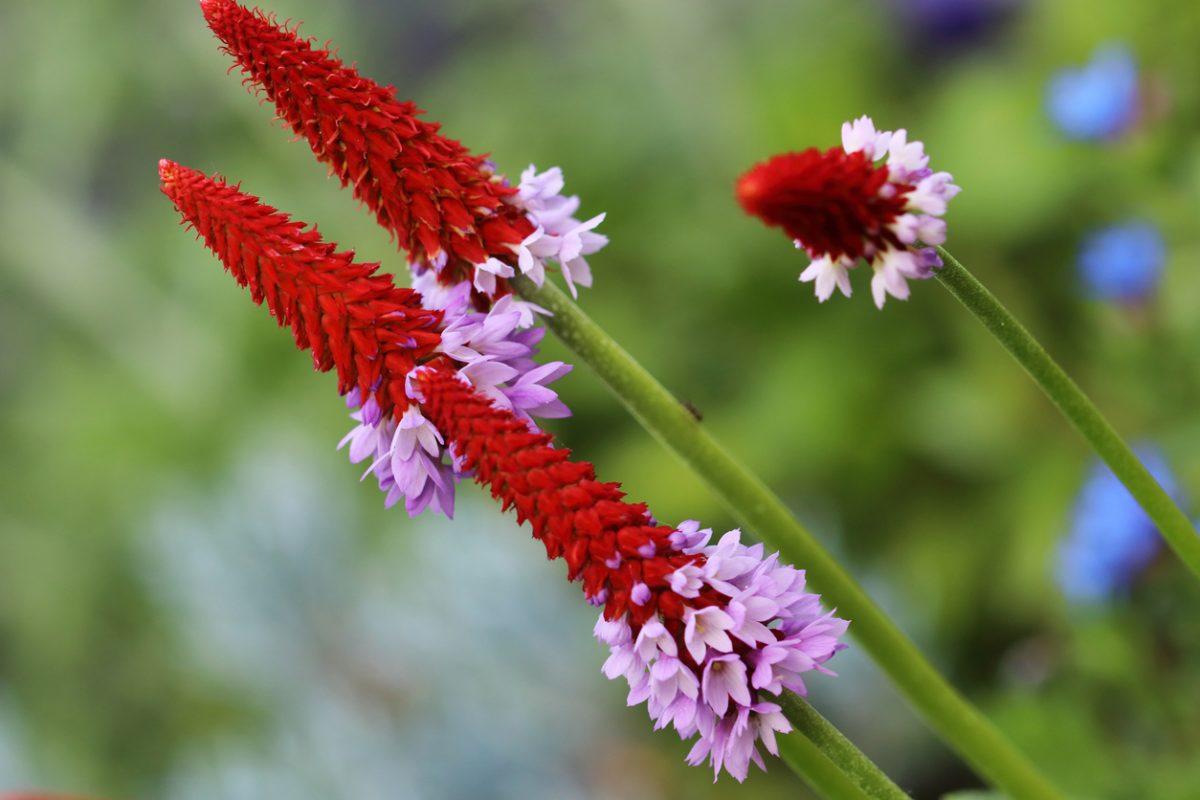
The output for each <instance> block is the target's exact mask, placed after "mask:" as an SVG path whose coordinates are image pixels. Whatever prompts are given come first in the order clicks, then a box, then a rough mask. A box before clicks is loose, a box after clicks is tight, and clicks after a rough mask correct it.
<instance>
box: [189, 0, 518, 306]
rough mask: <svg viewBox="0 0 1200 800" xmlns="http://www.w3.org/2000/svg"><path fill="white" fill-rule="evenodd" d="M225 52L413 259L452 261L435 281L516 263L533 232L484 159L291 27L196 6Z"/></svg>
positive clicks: (207, 2)
mask: <svg viewBox="0 0 1200 800" xmlns="http://www.w3.org/2000/svg"><path fill="white" fill-rule="evenodd" d="M200 7H201V9H202V10H203V11H204V17H205V19H206V20H207V21H208V25H209V27H210V28H212V30H213V32H214V33H215V34H216V35H217V38H219V39H220V40H221V42H222V43H223V44H224V50H225V52H227V53H228V54H229V55H231V56H232V57H233V58H234V60H235V61H236V62H237V65H238V66H239V67H240V68H241V69H242V71H243V72H244V73H245V74H246V76H247V77H246V80H247V82H249V83H253V84H255V85H257V86H258V87H260V88H261V89H262V90H263V91H264V92H265V93H266V96H267V97H268V98H270V100H271V101H272V102H273V103H275V106H276V108H277V110H278V114H279V118H280V119H282V120H284V121H285V122H286V123H287V124H288V125H289V126H290V127H291V128H292V130H294V131H295V132H296V134H297V135H298V136H302V137H303V138H304V139H305V140H307V141H308V144H309V146H310V147H311V148H312V151H313V153H314V154H316V156H317V158H318V159H320V160H321V161H323V162H324V163H326V164H328V165H329V167H330V171H331V172H332V173H333V174H335V175H337V177H338V178H339V179H340V180H341V182H342V185H343V186H344V185H347V184H351V183H353V184H354V196H355V197H357V198H358V199H359V200H361V201H362V202H363V203H365V204H366V206H367V207H368V208H370V209H371V211H373V212H375V215H376V217H377V218H378V220H379V224H380V225H382V226H383V227H384V228H387V229H388V230H389V231H391V232H392V233H393V234H395V236H396V237H397V239H398V241H399V244H400V246H401V247H403V248H404V249H405V250H407V251H408V253H409V255H410V259H411V260H412V261H415V262H419V261H424V262H427V263H438V262H440V261H441V259H442V258H443V255H442V254H443V253H444V254H445V256H444V257H445V258H446V266H445V267H444V268H442V269H441V271H440V272H439V279H440V280H441V281H442V282H443V283H446V284H447V285H452V284H455V283H458V282H460V281H462V280H469V279H471V277H472V276H473V269H472V265H474V264H480V263H483V262H485V261H487V259H488V258H489V257H494V258H498V259H500V260H502V261H504V262H506V263H510V264H515V261H514V251H513V249H512V245H516V244H519V243H520V242H521V241H522V240H523V239H524V238H525V237H526V236H528V235H529V234H530V233H532V232H533V230H534V226H533V225H532V224H531V223H530V222H529V220H528V219H526V218H525V214H524V212H523V211H522V210H521V209H520V208H519V207H517V206H515V205H512V204H509V203H506V202H504V200H505V198H507V197H510V196H511V195H513V194H514V193H515V190H514V189H513V188H511V187H509V186H506V185H505V184H503V183H501V182H500V180H499V179H497V178H496V177H495V176H494V175H493V173H492V171H491V170H490V169H489V168H488V167H487V165H486V164H485V162H484V160H483V158H482V157H480V156H476V155H472V154H471V153H470V152H469V151H468V150H467V149H466V148H465V147H463V146H462V145H461V144H460V143H459V142H457V141H455V140H453V139H448V138H446V137H445V136H442V135H440V134H439V133H438V128H439V126H438V125H437V124H436V123H432V122H426V121H424V120H422V119H419V118H418V117H419V115H420V114H422V113H424V112H422V111H421V110H420V109H418V108H417V107H416V106H415V105H414V104H413V103H411V102H401V101H399V100H397V99H396V97H395V94H394V90H393V89H392V87H390V86H389V87H383V86H380V85H379V84H377V83H375V82H374V81H371V80H370V79H368V78H364V77H362V76H360V75H359V74H358V71H357V70H355V69H354V68H352V67H347V66H345V65H343V64H342V62H341V61H340V60H339V59H337V58H336V57H334V56H333V55H332V54H331V53H330V52H329V51H328V50H324V49H319V48H316V47H314V46H313V42H312V40H310V39H304V38H301V37H300V36H298V35H297V33H296V31H295V30H294V29H292V30H289V29H288V28H287V27H286V26H281V25H277V24H276V23H275V22H274V21H273V18H272V17H271V16H268V15H266V14H264V13H263V12H261V11H259V10H257V9H254V10H251V9H247V8H244V7H243V6H241V5H239V4H237V3H235V2H233V0H200Z"/></svg>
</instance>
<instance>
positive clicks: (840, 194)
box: [737, 147, 915, 259]
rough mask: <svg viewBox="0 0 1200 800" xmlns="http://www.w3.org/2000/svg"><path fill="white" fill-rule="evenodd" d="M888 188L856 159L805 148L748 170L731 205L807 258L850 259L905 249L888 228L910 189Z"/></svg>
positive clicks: (882, 176)
mask: <svg viewBox="0 0 1200 800" xmlns="http://www.w3.org/2000/svg"><path fill="white" fill-rule="evenodd" d="M887 181H888V168H887V166H875V164H874V163H873V162H872V161H871V159H869V158H868V157H866V156H865V155H864V154H863V153H861V152H856V153H849V154H848V153H846V151H845V150H843V149H842V148H840V147H834V148H831V149H829V150H826V151H825V152H824V153H822V152H821V151H820V150H818V149H817V148H815V147H812V148H809V149H808V150H805V151H803V152H800V153H784V154H783V155H778V156H775V157H774V158H771V159H770V160H768V161H764V162H762V163H761V164H757V165H756V166H754V167H752V168H751V169H750V170H749V171H748V172H746V174H744V175H743V176H742V177H741V178H740V179H739V180H738V182H737V199H738V202H739V203H741V205H742V208H744V209H745V210H746V213H748V214H751V215H753V216H756V217H758V218H759V219H761V220H762V221H763V222H765V223H766V224H767V225H770V226H772V227H777V228H783V230H784V232H786V233H787V235H788V236H789V237H791V238H792V239H794V240H796V241H798V242H800V243H802V245H803V247H804V249H805V250H806V251H807V252H808V254H809V256H811V257H812V258H820V257H821V256H828V257H829V258H831V259H838V258H842V257H847V258H851V259H857V258H861V257H863V256H867V257H870V256H871V255H873V253H875V252H877V251H882V250H887V249H888V248H890V247H895V248H902V247H904V245H903V244H902V243H901V242H900V240H899V239H897V238H896V235H895V234H894V233H893V232H892V231H891V230H890V229H889V228H888V226H889V225H890V224H891V223H893V222H895V221H896V219H897V217H899V216H900V215H901V214H903V213H904V211H905V206H906V203H907V201H906V200H905V196H906V195H907V194H908V193H909V192H911V191H913V189H914V188H915V187H913V186H912V185H911V184H906V183H899V184H888V183H887ZM885 184H887V185H885Z"/></svg>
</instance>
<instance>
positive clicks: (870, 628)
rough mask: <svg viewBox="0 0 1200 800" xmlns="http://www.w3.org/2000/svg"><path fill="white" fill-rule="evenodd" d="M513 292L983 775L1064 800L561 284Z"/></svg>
mask: <svg viewBox="0 0 1200 800" xmlns="http://www.w3.org/2000/svg"><path fill="white" fill-rule="evenodd" d="M512 284H513V288H514V289H515V290H516V291H517V293H518V294H520V295H521V296H522V297H524V298H525V299H526V300H529V301H531V302H534V303H536V304H538V305H540V306H542V307H544V308H546V309H547V310H549V311H550V312H551V313H552V314H553V316H551V317H550V318H549V319H547V321H546V324H547V326H548V327H550V329H551V330H553V331H554V332H555V333H556V334H557V335H558V336H559V338H561V339H562V341H563V342H564V343H565V344H566V345H567V346H568V347H569V348H570V349H571V350H572V351H573V352H574V353H575V354H576V355H577V356H578V357H579V358H580V359H582V360H583V361H584V362H586V363H587V364H588V365H590V366H591V367H592V369H594V370H595V371H596V373H597V374H598V375H599V376H600V377H601V379H603V380H604V382H605V383H606V384H607V385H608V387H609V389H611V390H612V391H613V393H614V394H616V396H617V398H618V399H619V400H620V401H621V403H622V404H623V405H625V407H626V408H627V409H628V410H629V411H630V413H632V414H633V416H634V417H635V418H637V420H638V421H639V422H640V423H641V424H642V426H643V427H645V428H646V429H647V430H648V431H649V432H650V433H651V434H653V435H654V436H655V438H657V439H658V440H659V441H660V442H661V443H662V444H663V445H665V446H666V447H667V449H669V450H670V451H671V452H673V453H675V455H676V456H678V457H679V458H680V459H681V460H682V461H683V462H684V463H685V464H686V465H687V466H688V468H689V469H691V470H692V471H693V472H694V473H696V474H697V475H698V476H700V477H701V478H702V479H703V480H704V481H705V483H706V484H708V487H709V489H710V490H711V491H712V492H713V493H714V494H715V495H716V496H717V497H719V498H720V499H721V501H722V502H723V503H724V504H725V506H726V507H727V508H728V509H729V510H730V511H731V512H732V513H733V515H734V516H735V517H736V518H737V519H738V520H739V521H740V522H742V523H743V524H745V525H746V526H748V527H749V528H751V529H752V530H754V531H756V533H757V534H758V536H759V537H760V538H761V539H762V540H763V541H764V542H765V543H766V544H768V545H769V546H771V547H774V548H778V549H779V551H780V552H781V553H782V554H783V555H784V557H785V558H787V559H788V560H789V561H791V562H793V563H797V564H804V565H806V567H807V568H808V574H809V576H810V578H811V581H812V584H813V585H814V587H816V588H817V589H818V590H819V591H820V592H821V594H822V595H823V596H824V598H825V599H826V601H827V602H828V603H829V604H830V605H831V606H834V607H836V608H837V609H838V613H839V614H840V615H842V616H843V617H844V618H846V619H851V620H853V621H854V624H853V625H851V626H850V634H851V636H853V637H854V638H855V639H856V640H857V641H858V643H859V644H860V645H862V647H863V649H864V650H866V651H867V653H868V654H869V655H870V656H871V658H872V659H874V660H875V662H876V663H877V664H878V665H879V667H880V668H881V669H882V670H883V672H884V673H885V674H886V675H887V676H888V677H889V678H890V679H891V680H892V682H893V683H894V684H895V685H896V687H897V688H898V689H899V690H900V692H901V693H902V694H903V695H904V696H905V697H906V698H907V699H908V700H909V702H910V703H912V705H913V707H914V708H916V709H917V710H918V712H920V714H921V715H922V716H923V717H924V718H925V720H926V721H927V722H928V723H929V725H930V726H931V727H932V728H933V729H934V730H935V731H936V732H937V733H938V734H939V735H940V736H941V737H942V739H943V740H944V741H946V742H947V744H949V745H950V746H951V747H953V748H954V749H955V750H957V751H958V752H959V753H960V754H961V755H962V756H963V758H965V759H966V760H967V761H968V762H969V763H970V764H971V765H972V766H973V767H974V768H975V769H976V770H978V771H979V773H980V774H981V775H983V776H985V777H986V778H987V779H988V780H990V781H991V782H992V783H994V784H995V786H996V787H997V788H999V789H1001V790H1003V791H1005V792H1007V793H1009V794H1010V795H1012V796H1013V797H1020V798H1031V799H1037V798H1058V797H1060V796H1061V795H1060V793H1059V791H1058V790H1057V789H1056V788H1055V787H1054V786H1053V785H1052V784H1051V783H1050V782H1049V780H1048V779H1046V778H1045V777H1044V776H1043V775H1042V774H1041V772H1040V771H1039V770H1038V768H1037V767H1036V766H1035V765H1034V764H1033V763H1032V762H1031V761H1030V760H1029V759H1028V758H1027V757H1026V756H1025V755H1024V754H1023V753H1021V752H1020V751H1019V750H1017V749H1016V747H1014V746H1013V744H1012V743H1011V742H1009V741H1008V739H1006V738H1005V737H1004V735H1003V734H1001V733H1000V732H999V730H997V729H996V728H995V727H994V726H993V725H992V724H991V723H990V722H989V721H988V720H987V719H986V718H985V717H984V716H983V715H982V714H981V713H980V712H979V711H978V710H977V709H976V708H975V707H974V706H972V705H971V704H970V703H969V702H967V700H966V699H965V698H963V697H962V695H960V694H959V693H958V692H957V691H956V690H955V689H954V688H953V687H952V686H951V685H950V684H949V683H948V682H947V681H946V680H945V679H944V678H943V677H942V676H941V675H940V674H939V673H938V671H937V670H936V669H934V667H933V666H932V665H931V664H930V663H929V661H927V660H926V659H925V657H924V656H922V655H921V653H920V652H919V651H918V650H917V648H916V646H915V645H914V644H913V643H912V641H911V640H909V638H908V637H907V636H905V634H904V633H903V632H902V631H901V630H900V629H899V628H898V627H897V626H896V625H895V623H893V622H892V621H891V620H890V619H889V618H888V616H887V615H886V614H885V613H884V612H883V611H882V609H880V608H879V606H877V605H876V604H875V602H874V601H872V600H871V598H870V597H868V596H867V594H866V592H865V591H863V589H862V588H861V587H860V586H859V585H858V584H857V583H856V582H855V581H854V579H853V578H851V577H850V575H849V574H848V573H847V572H846V571H845V570H844V569H842V567H841V566H840V565H839V564H838V563H837V561H836V560H834V558H833V557H832V556H831V555H830V554H829V552H828V551H826V550H825V548H823V547H822V546H821V545H820V544H819V543H818V542H817V540H816V539H815V538H814V537H813V536H812V534H811V533H809V532H808V530H806V529H805V528H804V527H803V526H802V525H801V524H800V523H799V522H798V521H797V520H796V519H795V518H794V517H793V516H792V514H791V512H790V511H788V509H787V507H786V506H785V505H784V504H783V501H782V500H780V499H779V497H778V496H776V495H775V494H774V493H773V492H772V491H771V490H770V489H769V488H767V486H766V485H765V484H764V483H763V482H762V480H761V479H759V478H758V477H756V476H755V475H753V474H752V473H751V472H750V471H749V470H747V469H746V468H745V467H744V466H743V465H742V464H741V463H740V462H739V461H738V460H737V459H736V458H734V457H733V456H732V455H731V454H730V453H729V452H728V451H727V450H725V448H724V447H722V446H721V444H720V443H718V442H717V440H716V439H714V438H713V437H712V435H711V434H709V433H708V431H707V430H705V429H704V428H703V426H702V425H701V424H700V423H699V422H698V421H697V420H696V418H695V417H694V416H693V415H692V414H691V413H690V412H689V411H688V410H687V408H686V407H685V406H684V405H683V404H682V403H680V402H679V400H677V399H676V398H675V397H674V396H673V395H671V393H670V392H668V391H667V389H666V388H665V387H663V385H662V384H661V383H659V382H658V381H657V380H656V379H655V378H654V377H653V376H652V375H650V373H649V372H647V371H646V369H645V368H644V367H642V366H641V364H639V363H638V362H637V361H635V360H634V359H633V358H632V357H631V356H630V355H629V354H628V353H627V352H625V350H624V349H623V348H622V347H621V346H620V345H619V344H617V343H616V342H615V341H614V340H613V339H612V338H611V337H610V336H609V335H608V334H607V333H605V332H604V331H603V330H602V329H601V328H600V327H599V326H598V325H597V324H596V323H595V322H593V321H592V320H591V319H590V318H589V317H588V316H587V315H586V314H585V313H584V312H583V311H582V310H581V309H580V308H579V307H578V306H577V305H576V304H575V303H574V302H572V301H571V300H570V298H568V297H567V296H566V295H565V294H563V292H562V291H560V290H559V289H558V288H557V287H555V286H554V285H553V284H551V283H549V282H547V283H545V284H544V285H542V286H541V287H538V286H535V285H534V284H533V282H532V281H529V280H528V279H525V278H523V277H521V276H517V277H516V278H514V279H513V281H512Z"/></svg>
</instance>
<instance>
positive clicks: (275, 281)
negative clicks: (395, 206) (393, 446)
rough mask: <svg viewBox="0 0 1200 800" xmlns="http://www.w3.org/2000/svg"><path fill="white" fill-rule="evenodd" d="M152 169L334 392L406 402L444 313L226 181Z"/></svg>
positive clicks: (384, 403) (164, 167)
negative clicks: (328, 375)
mask: <svg viewBox="0 0 1200 800" xmlns="http://www.w3.org/2000/svg"><path fill="white" fill-rule="evenodd" d="M158 173H159V179H160V181H161V184H162V191H163V194H165V195H166V196H167V197H169V198H170V199H171V202H173V203H174V204H175V207H176V208H177V209H178V210H179V213H180V214H182V215H183V221H184V223H185V224H187V225H189V226H191V227H194V228H195V229H196V233H197V234H198V235H199V236H200V237H202V238H203V239H204V243H205V244H206V245H208V247H209V249H210V250H212V251H213V252H214V253H215V254H216V255H217V257H218V258H220V259H221V261H222V263H224V265H225V268H226V269H227V270H229V272H230V274H232V275H233V277H234V278H235V279H236V280H237V282H238V283H239V284H241V285H242V286H247V287H249V289H250V294H251V296H252V297H253V299H254V302H256V303H262V302H263V301H264V300H265V301H266V303H267V306H268V307H269V308H270V310H271V315H272V316H274V317H275V319H276V320H278V321H279V324H280V325H291V328H292V334H293V335H294V336H295V338H296V345H297V346H298V347H300V348H302V349H307V350H312V356H313V365H314V366H315V367H316V368H317V369H318V370H320V371H325V370H329V369H333V368H336V369H337V373H338V389H339V391H341V392H342V393H343V394H345V393H346V392H349V391H351V390H353V389H358V391H359V392H360V393H361V396H362V397H364V398H366V397H371V396H374V397H375V399H376V402H377V403H378V404H379V407H380V409H381V410H382V411H383V412H384V413H385V414H389V413H392V412H393V411H395V410H397V409H396V407H397V406H399V410H400V411H403V409H406V408H408V398H407V396H406V394H405V386H404V377H405V375H407V374H408V372H409V371H410V370H411V369H412V368H413V367H415V366H416V364H417V362H418V361H419V360H421V359H424V358H428V357H429V356H431V355H432V354H433V351H434V348H435V347H437V345H438V343H439V342H440V341H441V336H440V334H438V333H437V327H438V323H439V322H440V321H441V313H440V312H437V311H429V310H427V309H425V308H422V307H421V305H420V295H419V294H417V293H416V292H414V291H413V290H411V289H401V288H398V287H397V286H396V285H395V283H394V282H393V281H392V276H391V275H388V274H385V273H380V272H378V269H379V265H378V264H360V263H356V262H355V261H354V254H353V253H339V252H337V245H335V244H333V243H331V242H325V241H323V240H322V239H321V236H320V235H319V234H318V233H317V231H316V229H306V227H307V226H305V225H304V223H302V222H295V221H292V220H291V219H290V218H289V217H288V216H287V215H286V214H281V213H279V212H278V211H276V210H275V209H274V208H272V207H271V206H268V205H266V204H265V203H262V202H260V201H259V199H258V198H257V197H254V196H253V195H249V194H246V193H244V192H241V191H239V190H238V188H237V187H235V186H229V185H227V184H226V183H225V181H224V179H222V178H211V177H208V176H206V175H204V174H203V173H201V172H197V171H196V170H194V169H190V168H188V167H184V166H180V165H179V164H176V163H174V162H172V161H167V160H166V159H163V160H162V161H160V162H159V163H158Z"/></svg>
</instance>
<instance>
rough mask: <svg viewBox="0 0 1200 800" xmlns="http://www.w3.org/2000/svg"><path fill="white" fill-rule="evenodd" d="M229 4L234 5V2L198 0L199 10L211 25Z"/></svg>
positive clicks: (230, 0) (228, 0)
mask: <svg viewBox="0 0 1200 800" xmlns="http://www.w3.org/2000/svg"><path fill="white" fill-rule="evenodd" d="M231 5H236V3H234V2H233V1H232V0H200V11H201V13H203V14H204V18H205V19H206V20H208V24H209V25H212V24H213V22H215V21H216V20H217V19H218V18H219V17H220V15H221V12H222V11H223V10H224V9H225V8H226V7H227V6H231Z"/></svg>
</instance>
